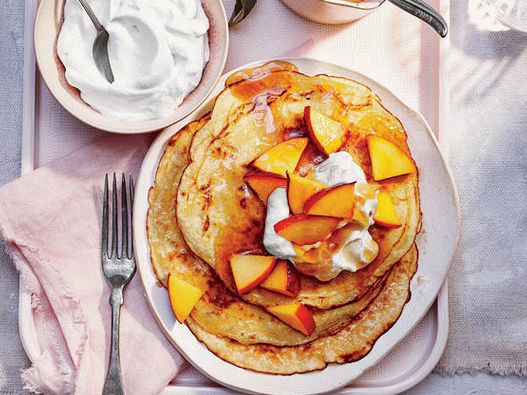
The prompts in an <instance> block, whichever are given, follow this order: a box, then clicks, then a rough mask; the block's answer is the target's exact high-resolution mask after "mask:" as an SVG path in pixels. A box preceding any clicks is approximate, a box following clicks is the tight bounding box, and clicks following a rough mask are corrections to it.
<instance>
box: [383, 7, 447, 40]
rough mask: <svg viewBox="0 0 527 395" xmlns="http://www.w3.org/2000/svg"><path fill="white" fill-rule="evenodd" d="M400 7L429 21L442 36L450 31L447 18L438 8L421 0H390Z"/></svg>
mask: <svg viewBox="0 0 527 395" xmlns="http://www.w3.org/2000/svg"><path fill="white" fill-rule="evenodd" d="M388 1H390V2H391V3H392V4H394V5H396V6H397V7H399V8H400V9H402V10H404V11H406V12H408V13H409V14H412V15H414V16H416V17H417V18H419V19H421V20H422V21H424V22H426V23H428V24H429V25H430V26H432V28H433V29H434V30H435V31H436V32H438V33H439V35H440V36H441V37H445V36H446V35H447V33H448V25H447V23H446V21H445V19H444V18H443V17H442V16H441V14H439V13H438V12H437V11H436V10H434V9H433V8H432V7H430V6H429V5H428V4H426V3H425V2H423V1H421V0H388Z"/></svg>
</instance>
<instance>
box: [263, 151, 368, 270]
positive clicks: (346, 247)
mask: <svg viewBox="0 0 527 395" xmlns="http://www.w3.org/2000/svg"><path fill="white" fill-rule="evenodd" d="M313 177H314V178H315V179H316V180H317V181H320V182H322V183H324V184H326V185H328V187H334V186H337V185H342V184H348V183H353V182H355V183H356V185H355V195H356V196H357V199H358V201H360V204H359V205H358V207H359V212H360V214H361V215H362V216H363V217H364V219H365V221H364V223H362V224H361V223H355V222H354V223H353V230H352V231H351V232H350V233H349V235H348V237H347V238H346V240H345V242H344V243H343V245H342V247H341V248H340V249H339V250H338V251H336V253H335V254H334V255H333V256H332V258H331V263H332V266H333V267H332V269H331V273H328V274H326V275H324V276H321V278H322V277H324V278H325V279H328V278H329V277H335V276H336V275H337V274H338V273H340V272H341V271H342V270H348V271H352V272H354V271H357V270H359V269H361V268H363V267H365V266H367V265H368V264H369V263H371V262H372V261H373V259H375V257H376V256H377V253H378V247H377V244H376V243H375V241H374V240H373V239H372V237H371V235H370V233H369V227H370V226H371V225H372V224H373V215H374V214H375V210H376V208H377V196H376V194H373V196H368V194H367V193H366V192H368V191H369V186H368V184H367V182H366V176H365V174H364V171H363V170H362V169H361V167H360V166H359V165H358V164H357V163H355V161H354V160H353V158H352V156H351V155H350V154H349V153H348V152H345V151H341V152H336V153H333V154H331V155H330V156H329V157H328V159H326V160H325V161H324V162H322V163H321V164H320V165H318V166H317V167H316V168H315V169H314V171H313ZM289 215H290V213H289V206H288V202H287V193H286V190H285V189H284V188H277V189H276V190H274V191H273V193H271V195H270V196H269V199H268V203H267V214H266V220H265V231H264V247H265V248H266V250H267V252H269V253H270V254H271V255H274V256H276V257H279V258H282V259H289V260H291V261H292V262H293V263H294V259H295V256H296V253H295V250H294V247H293V244H292V243H291V242H289V241H288V240H286V239H284V238H283V237H281V236H280V235H278V234H277V233H276V232H275V231H274V225H275V224H276V223H278V222H279V221H281V220H283V219H285V218H287V217H288V216H289Z"/></svg>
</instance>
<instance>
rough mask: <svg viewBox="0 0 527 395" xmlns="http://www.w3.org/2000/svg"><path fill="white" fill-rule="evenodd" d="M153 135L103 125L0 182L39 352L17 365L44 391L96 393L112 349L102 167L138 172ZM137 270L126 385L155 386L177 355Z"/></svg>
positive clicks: (127, 308)
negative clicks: (104, 129)
mask: <svg viewBox="0 0 527 395" xmlns="http://www.w3.org/2000/svg"><path fill="white" fill-rule="evenodd" d="M151 139H152V137H150V136H116V135H106V136H104V137H102V138H101V139H99V140H97V141H96V142H94V143H93V144H90V145H88V146H86V147H85V148H83V149H82V150H81V151H79V152H76V153H74V154H72V155H68V156H66V157H64V158H62V159H59V160H57V161H55V162H53V163H51V164H50V165H49V166H46V167H43V168H40V169H38V170H36V171H34V172H33V173H31V174H29V175H27V176H25V177H22V178H20V179H18V180H16V181H14V182H12V183H10V184H8V185H5V186H4V187H2V188H1V189H0V234H1V235H2V237H3V238H4V239H5V240H6V244H7V248H8V250H9V252H10V253H11V255H12V256H13V259H14V261H15V263H16V265H17V267H18V269H19V270H20V272H21V275H22V278H23V280H24V282H25V285H26V286H27V287H28V289H29V290H30V292H31V294H32V303H33V308H34V313H35V314H34V316H35V320H36V326H37V336H38V340H39V343H40V345H41V349H42V352H41V354H40V356H39V357H38V359H37V360H36V361H34V364H33V366H32V367H31V368H30V369H29V370H27V371H26V372H24V373H23V378H24V380H25V383H26V386H27V387H28V388H29V389H31V390H34V391H38V392H43V393H78V394H96V393H101V391H102V387H103V383H104V378H105V375H106V369H107V364H108V357H109V350H110V317H111V315H110V305H109V303H108V299H109V296H110V288H109V286H108V285H107V283H106V281H105V279H104V277H103V273H102V270H101V263H100V234H101V211H102V188H103V181H104V175H105V173H109V172H114V171H115V172H118V173H121V172H124V173H126V174H132V175H134V176H135V175H136V174H137V172H138V170H139V167H140V164H141V160H142V159H143V156H144V154H145V152H146V149H147V147H148V146H149V144H150V142H151ZM140 282H141V280H140V278H139V275H136V276H135V278H134V279H133V280H132V281H131V283H130V284H129V285H128V286H127V288H126V290H125V294H124V299H125V303H124V305H123V311H122V315H121V342H120V351H121V365H122V373H123V379H124V384H125V389H126V392H127V393H129V394H134V393H137V394H154V393H158V392H159V391H161V390H162V389H163V388H164V387H165V386H166V385H167V384H168V383H169V382H170V380H171V379H173V378H174V376H175V375H176V374H177V372H178V369H179V368H180V367H181V365H182V364H183V359H182V357H181V356H180V355H179V354H178V353H177V351H176V350H175V349H174V347H173V346H171V345H170V343H169V342H168V341H167V340H166V338H165V337H164V335H163V333H161V331H160V329H159V328H158V326H157V324H156V322H155V320H154V318H153V317H152V315H151V314H150V311H149V307H148V305H147V301H146V299H145V297H144V294H143V288H142V285H141V283H140Z"/></svg>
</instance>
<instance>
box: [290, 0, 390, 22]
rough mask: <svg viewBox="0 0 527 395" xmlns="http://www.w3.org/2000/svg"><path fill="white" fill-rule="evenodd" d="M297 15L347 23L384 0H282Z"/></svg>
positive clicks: (315, 19)
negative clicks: (362, 0) (355, 1)
mask: <svg viewBox="0 0 527 395" xmlns="http://www.w3.org/2000/svg"><path fill="white" fill-rule="evenodd" d="M282 2H283V3H284V4H285V5H286V6H288V7H289V8H290V9H291V10H293V11H294V12H296V13H297V14H298V15H300V16H302V17H304V18H306V19H309V20H312V21H315V22H318V23H327V24H331V25H337V24H341V23H349V22H353V21H356V20H357V19H360V18H362V17H364V16H366V15H368V14H369V13H371V12H373V11H374V10H376V9H377V8H379V7H380V6H381V4H382V3H384V0H366V1H364V2H360V3H354V2H353V1H347V0H282Z"/></svg>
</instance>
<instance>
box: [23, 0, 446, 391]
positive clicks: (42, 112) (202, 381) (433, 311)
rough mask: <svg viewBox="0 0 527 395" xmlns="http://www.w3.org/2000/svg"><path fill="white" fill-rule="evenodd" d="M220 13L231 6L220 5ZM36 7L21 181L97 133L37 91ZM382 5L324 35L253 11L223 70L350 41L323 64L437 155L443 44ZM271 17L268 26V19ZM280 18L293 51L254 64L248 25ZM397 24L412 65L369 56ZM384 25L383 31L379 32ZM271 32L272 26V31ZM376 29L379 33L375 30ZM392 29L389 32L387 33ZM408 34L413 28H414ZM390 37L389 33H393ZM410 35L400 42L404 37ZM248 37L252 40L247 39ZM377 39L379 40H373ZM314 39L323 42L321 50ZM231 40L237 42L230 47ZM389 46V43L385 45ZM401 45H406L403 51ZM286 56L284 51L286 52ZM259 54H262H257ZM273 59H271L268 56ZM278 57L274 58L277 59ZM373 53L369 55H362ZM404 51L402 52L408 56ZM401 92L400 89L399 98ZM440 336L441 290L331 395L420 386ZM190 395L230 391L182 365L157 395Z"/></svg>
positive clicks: (29, 341) (279, 13)
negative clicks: (343, 69)
mask: <svg viewBox="0 0 527 395" xmlns="http://www.w3.org/2000/svg"><path fill="white" fill-rule="evenodd" d="M226 3H228V6H229V7H230V6H231V5H232V1H226ZM429 3H430V4H431V5H432V6H434V7H436V8H438V9H439V8H440V9H441V10H442V13H443V15H444V16H445V17H447V18H448V11H449V1H448V0H434V1H430V2H429ZM37 5H38V1H37V0H26V18H25V22H26V23H25V26H26V29H25V47H24V64H25V66H24V116H23V121H22V126H23V136H22V173H27V172H29V171H31V170H33V169H35V168H38V167H39V166H43V165H45V164H46V163H49V162H50V161H52V160H53V159H56V158H58V157H60V156H63V155H65V154H67V153H69V152H73V151H75V150H76V149H78V148H80V147H82V146H83V145H84V144H86V143H88V142H89V141H92V140H93V139H95V138H96V137H97V136H99V135H100V134H101V133H102V132H100V131H96V130H93V129H90V128H88V127H86V126H84V125H82V124H80V123H79V122H78V121H77V120H75V119H73V118H72V117H71V116H70V115H69V114H67V113H66V112H65V111H64V110H63V109H62V108H61V107H60V105H59V104H57V103H56V102H55V100H54V99H53V98H52V96H51V94H50V93H49V91H48V90H47V88H46V87H45V85H44V84H43V82H42V80H41V78H40V76H39V74H38V71H36V67H35V58H34V49H33V28H32V27H33V21H34V17H35V12H36V8H37ZM390 7H391V6H390V5H388V6H387V7H385V8H386V9H383V10H379V11H378V13H375V14H372V15H370V16H368V17H367V18H365V19H363V20H361V21H360V22H358V23H356V24H354V25H353V26H351V27H345V26H344V27H327V29H328V30H330V32H329V33H331V35H330V34H328V32H327V31H325V30H324V29H326V27H325V26H322V25H313V24H312V23H310V22H306V21H304V20H301V19H300V18H298V17H297V16H296V15H294V14H292V13H290V12H289V11H287V10H286V9H285V7H284V6H283V5H281V3H279V2H278V0H275V1H271V0H268V1H265V2H260V3H259V5H258V7H256V8H255V10H254V11H253V14H251V17H250V19H253V21H251V20H250V19H248V22H247V24H245V25H241V26H240V27H239V28H237V29H239V30H241V32H240V33H238V32H234V33H237V34H238V36H235V35H234V34H233V36H234V37H232V38H233V39H232V47H231V56H230V58H229V61H228V64H227V68H228V69H230V68H233V66H238V65H240V64H243V63H246V62H248V61H251V60H255V59H257V58H262V57H281V56H283V55H284V54H285V52H287V54H294V55H308V56H312V57H319V58H325V57H327V55H326V54H327V52H328V51H330V52H331V50H333V49H335V50H338V51H342V47H343V43H342V41H344V40H346V39H349V37H348V32H347V30H346V29H349V30H350V32H349V34H350V35H351V37H353V38H355V39H356V40H355V41H354V42H352V43H350V51H353V56H352V57H351V58H352V59H350V60H348V58H347V57H346V56H345V54H341V53H339V54H337V56H335V57H336V59H331V60H332V61H335V62H336V63H339V62H340V63H345V64H346V63H348V62H350V63H351V64H346V65H347V66H349V67H351V66H352V67H353V68H355V69H358V70H360V71H363V72H364V73H365V74H368V75H370V76H371V77H373V78H377V79H379V80H381V81H382V82H384V83H385V84H386V85H388V86H390V87H391V88H392V89H393V90H394V91H396V93H397V94H399V96H401V97H402V98H403V99H404V100H405V101H407V102H408V103H409V104H410V105H411V106H413V107H414V108H416V109H418V110H419V111H420V112H421V113H423V114H424V116H425V118H427V120H428V122H429V124H430V125H431V127H432V129H433V131H434V132H435V133H436V136H437V137H438V138H439V142H440V145H441V146H442V149H443V152H445V151H446V150H447V148H448V139H447V137H448V135H447V129H446V126H447V119H446V114H447V109H448V92H447V86H446V78H445V74H446V70H445V69H446V65H445V58H446V53H447V50H448V40H441V41H439V40H437V38H436V37H435V36H434V35H433V33H432V32H430V31H428V30H427V27H426V26H425V25H423V24H419V23H417V22H415V23H414V21H412V20H408V19H406V18H405V17H404V16H403V15H401V14H400V13H398V11H397V10H396V9H394V8H393V7H392V8H390ZM275 17H276V18H275ZM278 17H279V18H282V23H284V20H286V19H287V22H289V23H290V25H292V26H298V27H299V30H298V36H300V37H299V39H298V40H296V41H295V40H291V41H292V42H293V43H295V42H298V43H300V44H301V45H299V46H293V49H292V50H290V49H291V48H286V47H284V45H283V43H279V42H276V43H274V46H273V48H271V47H269V48H267V49H266V47H265V46H264V47H263V48H260V50H261V52H260V54H259V56H256V55H255V52H254V50H253V51H250V50H249V49H248V48H247V47H246V46H245V45H244V44H245V40H246V39H247V38H246V36H242V35H241V34H244V35H248V34H250V32H249V30H250V29H254V30H257V27H256V26H254V24H257V23H258V22H259V21H263V19H264V18H267V19H268V20H269V21H270V22H265V23H267V24H269V25H271V27H273V26H274V25H273V24H275V23H276V22H274V21H275V20H276V19H278ZM394 20H395V21H397V20H398V21H399V22H400V23H406V22H408V23H410V24H411V25H410V27H409V28H408V27H406V28H405V29H404V31H403V33H404V37H401V40H403V39H404V40H406V41H405V42H406V44H404V45H407V46H409V48H410V49H411V48H416V54H417V55H418V56H416V57H415V58H411V57H408V56H407V57H408V59H406V60H405V59H402V58H398V59H396V61H394V59H386V58H385V56H383V55H384V54H383V53H382V51H381V50H379V49H378V48H377V49H374V48H370V47H369V45H371V43H372V42H373V43H375V42H378V41H379V40H381V41H382V40H387V38H388V37H389V36H393V35H395V34H397V28H396V25H393V24H392V26H387V25H386V22H387V21H394ZM383 24H384V26H383ZM277 26H278V25H277ZM303 26H307V27H311V28H312V27H313V26H315V28H312V29H311V30H312V31H313V30H314V36H315V37H314V38H313V37H309V36H306V35H305V34H304V33H305V32H303V31H302V30H300V27H303ZM379 26H381V27H379ZM394 26H395V27H394ZM414 27H415V28H414ZM394 29H395V31H393V30H394ZM372 30H373V31H376V30H377V32H376V34H377V36H378V37H377V38H373V39H372V40H370V41H367V40H368V34H367V31H372ZM409 30H410V31H411V32H412V34H413V35H408V34H407V33H408V31H409ZM253 35H254V32H253ZM379 36H380V37H379ZM321 37H323V38H325V39H326V40H327V41H326V42H321V41H320V40H321ZM237 38H238V40H237ZM392 41H393V40H392ZM408 42H409V43H408ZM288 49H289V50H290V51H287V50H288ZM265 51H267V52H265ZM273 51H276V52H273ZM280 51H281V52H280ZM370 52H373V53H370ZM411 52H412V51H411V50H408V51H406V52H405V54H406V55H408V54H411ZM363 56H370V57H371V56H374V57H375V60H376V63H380V65H379V64H378V65H377V66H374V67H373V69H374V70H373V73H372V70H367V69H368V68H370V63H369V62H368V61H367V60H363V59H364V58H363ZM386 68H387V69H388V70H391V73H419V77H418V81H417V82H415V81H414V82H413V84H412V86H409V82H408V81H405V79H404V78H399V79H397V78H393V80H392V81H390V78H391V76H390V72H383V70H385V69H386ZM405 87H408V89H406V90H404V91H403V89H405ZM30 300H31V295H29V294H28V293H27V292H26V290H25V288H24V285H23V283H22V282H21V284H20V300H19V326H20V336H21V340H22V344H23V345H24V348H25V350H26V353H27V354H28V357H29V359H30V360H33V359H35V358H36V357H37V356H38V355H39V353H40V348H39V344H38V341H37V338H36V335H35V332H34V329H35V327H34V322H33V315H32V309H31V303H30ZM447 336H448V294H447V285H446V283H445V284H444V285H443V287H442V289H441V291H440V292H439V294H438V298H437V301H436V302H435V303H434V304H433V305H432V307H431V308H430V310H429V311H428V313H427V314H426V316H425V317H424V318H423V320H422V321H421V322H420V323H419V324H418V325H417V326H416V327H415V328H414V329H413V331H412V332H411V333H410V334H409V335H408V336H407V337H406V338H405V339H404V340H403V341H402V342H401V343H399V345H398V346H396V347H395V348H394V349H393V350H392V351H391V352H390V353H389V354H388V355H387V356H386V357H384V359H383V360H382V361H381V362H380V363H379V364H377V365H376V366H374V367H373V368H371V369H370V370H368V371H366V372H365V373H364V374H363V375H361V376H360V377H359V378H358V379H357V380H355V381H354V382H353V383H352V384H351V385H349V386H348V387H346V388H344V389H342V390H341V391H340V392H339V393H345V394H393V393H399V392H402V391H404V390H406V389H408V388H410V387H412V386H414V385H415V384H417V383H418V382H419V381H421V380H422V379H423V378H424V377H426V376H427V375H428V374H429V373H430V371H431V370H432V369H433V367H434V366H435V365H436V363H437V361H438V360H439V358H440V357H441V354H442V352H443V350H444V347H445V345H446V340H447ZM189 392H192V393H197V394H206V393H231V392H232V391H231V390H227V389H223V388H221V387H219V386H218V385H217V384H215V383H214V382H212V381H210V380H208V379H207V378H205V377H204V376H203V375H202V374H201V373H199V372H198V371H197V370H195V369H194V368H192V367H190V365H188V366H186V367H185V368H184V369H183V371H182V372H181V373H180V374H179V375H178V376H177V378H176V379H175V380H174V381H173V382H172V383H171V384H170V385H169V386H168V387H167V388H166V389H165V390H164V391H163V393H164V394H183V393H185V394H188V393H189Z"/></svg>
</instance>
